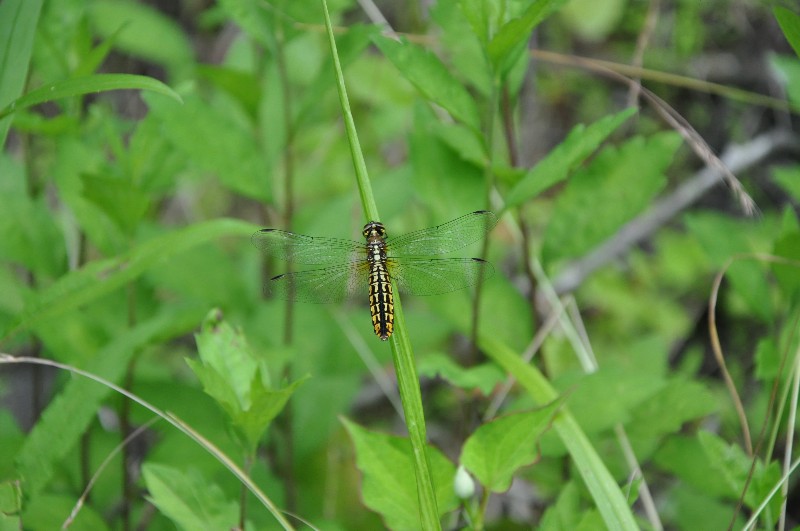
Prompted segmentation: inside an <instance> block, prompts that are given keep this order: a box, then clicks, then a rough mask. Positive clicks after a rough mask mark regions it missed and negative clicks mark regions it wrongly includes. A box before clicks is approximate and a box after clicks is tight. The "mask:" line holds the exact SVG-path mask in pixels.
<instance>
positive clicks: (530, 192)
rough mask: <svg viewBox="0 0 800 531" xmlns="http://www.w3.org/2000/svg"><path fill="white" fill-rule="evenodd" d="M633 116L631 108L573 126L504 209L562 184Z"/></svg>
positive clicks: (511, 195)
mask: <svg viewBox="0 0 800 531" xmlns="http://www.w3.org/2000/svg"><path fill="white" fill-rule="evenodd" d="M635 113H636V109H635V108H633V107H631V108H629V109H625V110H624V111H621V112H619V113H617V114H612V115H609V116H606V117H604V118H601V119H600V120H598V121H596V122H595V123H593V124H591V125H589V126H586V125H583V124H579V125H576V126H575V127H574V128H573V129H572V131H570V133H569V135H567V138H565V139H564V140H563V141H562V142H561V143H560V144H559V145H558V146H556V147H555V148H554V149H553V150H552V151H551V152H550V153H549V154H548V155H547V156H546V157H545V158H544V159H542V160H541V161H539V163H538V164H536V166H534V167H533V168H531V169H530V171H528V173H526V174H525V176H524V177H523V178H522V179H521V180H520V181H519V182H518V183H517V184H516V186H514V188H512V189H511V191H510V192H509V193H508V197H506V204H505V207H504V209H509V208H513V207H515V206H517V205H519V204H522V203H524V202H525V201H528V200H529V199H533V198H534V197H536V196H537V195H539V194H540V193H542V192H543V191H545V190H547V189H548V188H550V187H551V186H553V185H554V184H556V183H558V182H561V181H563V180H564V179H566V178H567V176H569V174H570V172H572V171H574V170H575V168H577V167H578V166H579V165H581V164H582V163H583V162H584V161H585V160H586V159H587V158H588V157H589V156H590V155H591V154H592V153H594V152H595V150H597V148H598V147H600V144H602V143H603V142H604V141H605V140H606V138H608V136H609V135H611V133H613V132H614V131H615V130H616V129H617V128H618V127H619V126H620V125H622V123H624V122H625V121H626V120H627V119H628V118H630V117H631V116H633V114H635Z"/></svg>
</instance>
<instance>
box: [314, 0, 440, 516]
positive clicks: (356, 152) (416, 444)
mask: <svg viewBox="0 0 800 531" xmlns="http://www.w3.org/2000/svg"><path fill="white" fill-rule="evenodd" d="M322 6H323V11H324V14H325V29H326V30H327V33H328V42H329V44H330V48H331V56H332V58H333V65H334V70H335V74H336V88H337V89H338V91H339V103H340V105H341V107H342V114H343V118H344V124H345V130H346V132H347V138H348V141H349V144H350V154H351V156H352V157H353V166H354V168H355V173H356V182H357V185H358V190H359V194H360V196H361V204H362V206H363V208H364V213H365V214H366V216H367V219H369V220H372V221H379V220H380V217H379V216H378V207H377V205H376V203H375V198H374V196H373V194H372V186H371V184H370V182H369V175H368V174H367V166H366V163H365V161H364V155H363V153H362V152H361V145H360V144H359V142H358V134H357V131H356V127H355V122H354V121H353V114H352V113H351V112H350V103H349V101H348V98H347V89H346V87H345V85H344V76H343V75H342V67H341V64H340V62H339V55H338V53H337V51H336V40H335V39H334V38H333V29H332V27H331V19H330V15H329V13H328V4H327V2H326V1H325V0H322ZM392 289H393V290H394V325H395V326H394V333H393V334H392V335H391V337H390V338H389V343H390V345H391V347H392V360H393V361H394V367H395V371H396V373H397V385H398V388H399V390H400V400H401V401H402V403H403V412H404V413H405V421H406V428H407V429H408V435H409V439H410V440H411V448H412V453H413V458H414V472H415V476H416V480H417V498H418V501H419V510H420V515H419V516H420V528H421V529H426V530H430V529H433V530H438V529H441V523H440V522H439V509H438V507H437V504H436V495H435V491H434V487H433V477H432V475H431V465H430V460H429V458H428V449H427V444H426V443H427V436H426V433H425V416H424V413H423V409H422V395H421V393H420V388H419V379H418V378H417V370H416V365H415V363H414V353H413V351H412V348H411V340H410V339H409V337H408V332H407V330H406V323H405V318H404V316H403V309H402V306H401V304H400V297H399V294H398V293H397V285H396V283H395V282H394V281H392Z"/></svg>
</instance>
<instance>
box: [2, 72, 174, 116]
mask: <svg viewBox="0 0 800 531" xmlns="http://www.w3.org/2000/svg"><path fill="white" fill-rule="evenodd" d="M123 89H140V90H150V91H152V92H157V93H159V94H164V95H165V96H169V97H170V98H173V99H174V100H176V101H179V102H180V101H181V97H180V96H179V95H178V93H177V92H175V91H174V90H172V89H171V88H169V87H168V86H167V85H165V84H164V83H162V82H161V81H159V80H157V79H153V78H152V77H147V76H137V75H133V74H95V75H91V76H83V77H75V78H71V79H64V80H62V81H56V82H54V83H48V84H46V85H44V86H42V87H39V88H37V89H34V90H32V91H30V92H28V93H27V94H25V95H24V96H22V97H20V98H18V99H17V100H15V101H13V102H11V103H10V104H9V105H7V106H6V107H5V108H4V109H3V110H0V119H1V118H3V117H5V116H8V115H9V114H11V113H13V112H16V111H19V110H21V109H26V108H28V107H32V106H34V105H39V104H40V103H44V102H47V101H53V100H58V99H61V98H69V97H72V96H80V95H82V94H92V93H96V92H106V91H109V90H123Z"/></svg>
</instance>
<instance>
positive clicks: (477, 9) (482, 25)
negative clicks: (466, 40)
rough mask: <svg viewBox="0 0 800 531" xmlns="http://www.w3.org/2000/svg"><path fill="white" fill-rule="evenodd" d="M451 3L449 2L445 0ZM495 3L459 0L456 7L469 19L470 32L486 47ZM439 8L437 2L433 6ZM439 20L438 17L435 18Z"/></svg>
mask: <svg viewBox="0 0 800 531" xmlns="http://www.w3.org/2000/svg"><path fill="white" fill-rule="evenodd" d="M447 4H451V2H447ZM496 5H497V4H496V3H494V2H487V1H486V0H459V1H458V7H459V9H460V10H461V12H462V13H463V15H464V17H465V18H466V19H467V20H468V21H469V26H470V27H471V28H472V33H473V34H474V35H475V36H477V37H478V40H479V41H480V42H481V44H483V46H484V47H486V46H487V45H488V44H489V28H490V26H491V22H492V19H493V18H494V17H493V15H494V13H493V11H494V7H495V6H496ZM434 7H435V8H437V9H441V7H440V4H439V3H438V2H437V3H436V4H435V6H434ZM437 21H439V19H437Z"/></svg>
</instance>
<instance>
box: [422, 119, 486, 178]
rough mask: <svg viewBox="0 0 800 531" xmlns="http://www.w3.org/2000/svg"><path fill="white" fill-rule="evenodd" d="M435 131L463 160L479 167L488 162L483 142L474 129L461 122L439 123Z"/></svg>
mask: <svg viewBox="0 0 800 531" xmlns="http://www.w3.org/2000/svg"><path fill="white" fill-rule="evenodd" d="M434 131H435V132H436V135H437V136H438V137H439V139H441V141H442V142H444V143H445V144H447V145H448V146H449V147H450V149H452V150H453V151H455V152H456V153H458V155H459V156H460V157H461V158H462V159H463V160H465V161H467V162H471V163H472V164H474V165H475V166H476V167H478V168H483V167H484V166H486V164H488V162H489V161H488V157H487V156H486V149H485V148H484V145H483V142H482V140H481V138H480V137H479V136H478V135H476V134H475V132H474V131H473V130H471V129H469V128H467V127H464V126H463V125H459V124H452V123H450V124H444V123H438V124H437V125H436V126H435V127H434Z"/></svg>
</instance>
